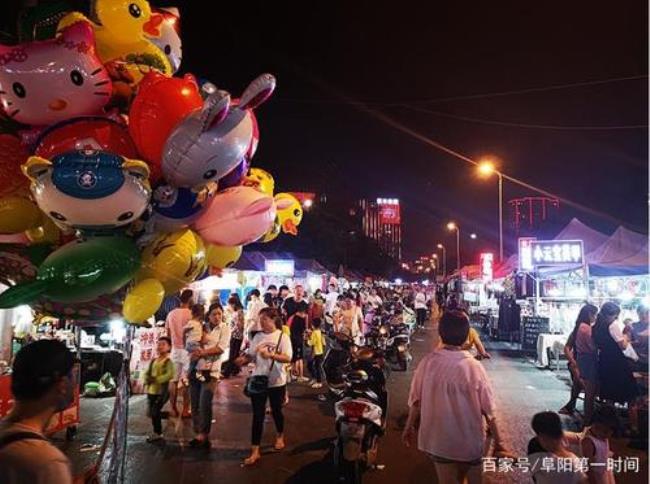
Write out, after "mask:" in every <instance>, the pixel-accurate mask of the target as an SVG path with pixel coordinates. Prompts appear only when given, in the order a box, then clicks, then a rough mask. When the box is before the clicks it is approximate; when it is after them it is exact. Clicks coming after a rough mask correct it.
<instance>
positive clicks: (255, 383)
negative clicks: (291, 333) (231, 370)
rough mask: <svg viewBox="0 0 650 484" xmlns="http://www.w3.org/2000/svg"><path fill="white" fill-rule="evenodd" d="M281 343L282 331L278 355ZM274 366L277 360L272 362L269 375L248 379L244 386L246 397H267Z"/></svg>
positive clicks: (276, 347) (277, 347)
mask: <svg viewBox="0 0 650 484" xmlns="http://www.w3.org/2000/svg"><path fill="white" fill-rule="evenodd" d="M281 341H282V331H280V337H279V338H278V344H277V345H276V346H275V352H276V353H277V352H278V349H279V348H280V342H281ZM273 365H275V360H273V361H272V362H271V367H270V368H269V373H268V375H253V376H249V377H248V378H247V379H246V385H244V395H246V396H247V397H252V396H254V395H265V394H266V393H267V392H268V391H269V375H270V374H271V372H272V371H273Z"/></svg>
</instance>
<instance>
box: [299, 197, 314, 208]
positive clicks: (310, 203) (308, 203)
mask: <svg viewBox="0 0 650 484" xmlns="http://www.w3.org/2000/svg"><path fill="white" fill-rule="evenodd" d="M313 205H314V201H313V200H312V199H311V198H308V199H306V200H305V201H304V202H302V206H303V208H305V209H306V210H309V209H310V208H311V207H312V206H313Z"/></svg>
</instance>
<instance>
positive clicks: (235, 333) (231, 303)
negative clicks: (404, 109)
mask: <svg viewBox="0 0 650 484" xmlns="http://www.w3.org/2000/svg"><path fill="white" fill-rule="evenodd" d="M225 313H227V314H228V315H229V317H227V318H226V322H227V323H228V324H229V325H230V352H229V357H228V363H227V364H226V368H225V369H224V376H225V377H230V376H234V375H236V374H238V373H239V367H238V366H237V365H235V363H234V362H235V360H236V359H237V358H238V357H239V354H240V353H241V347H242V344H243V342H244V329H245V325H246V322H245V320H246V317H245V315H244V307H243V306H242V304H241V302H240V301H239V298H234V297H232V296H231V297H230V298H229V299H228V307H227V308H226V311H225ZM228 319H229V321H228Z"/></svg>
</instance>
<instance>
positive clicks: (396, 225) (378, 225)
mask: <svg viewBox="0 0 650 484" xmlns="http://www.w3.org/2000/svg"><path fill="white" fill-rule="evenodd" d="M358 206H359V209H360V216H361V217H360V218H361V227H362V230H363V233H364V235H365V236H366V237H369V238H371V239H373V240H375V241H376V242H377V244H378V245H379V246H380V247H381V249H382V250H383V251H384V252H385V253H386V254H387V255H388V256H389V257H391V258H392V259H394V260H396V261H401V260H402V217H401V212H400V203H399V200H398V199H396V198H378V199H376V200H359V202H358Z"/></svg>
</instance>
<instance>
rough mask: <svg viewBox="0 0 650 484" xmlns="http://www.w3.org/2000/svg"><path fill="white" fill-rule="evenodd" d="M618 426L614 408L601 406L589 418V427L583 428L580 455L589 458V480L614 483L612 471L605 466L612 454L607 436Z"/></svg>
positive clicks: (600, 483) (601, 483)
mask: <svg viewBox="0 0 650 484" xmlns="http://www.w3.org/2000/svg"><path fill="white" fill-rule="evenodd" d="M618 426H619V422H618V418H617V416H616V412H615V411H614V409H613V408H612V407H609V406H603V407H599V408H597V409H596V410H595V412H594V414H593V416H592V419H591V427H587V428H585V430H584V433H583V435H582V438H581V441H580V447H581V449H582V456H583V457H585V458H587V459H588V460H589V472H588V476H589V482H593V483H597V484H614V482H615V480H614V472H613V471H612V470H611V469H608V468H607V467H608V466H607V460H608V459H609V458H610V457H611V456H612V453H611V451H610V450H609V438H610V437H611V436H612V435H613V434H614V432H615V431H616V429H617V428H618Z"/></svg>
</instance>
